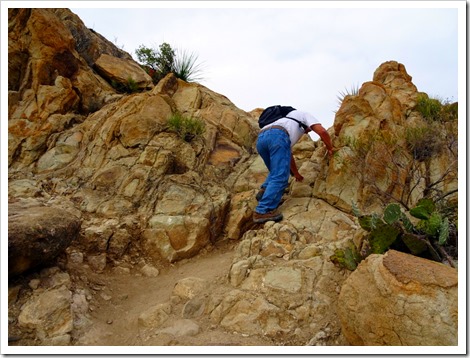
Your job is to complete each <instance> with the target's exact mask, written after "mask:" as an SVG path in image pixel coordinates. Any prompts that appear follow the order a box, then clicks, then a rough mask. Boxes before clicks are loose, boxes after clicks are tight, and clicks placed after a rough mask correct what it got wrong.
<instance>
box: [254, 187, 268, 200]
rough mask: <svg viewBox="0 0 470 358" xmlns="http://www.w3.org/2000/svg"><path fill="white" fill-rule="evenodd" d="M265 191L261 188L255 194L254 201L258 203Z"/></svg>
mask: <svg viewBox="0 0 470 358" xmlns="http://www.w3.org/2000/svg"><path fill="white" fill-rule="evenodd" d="M265 191H266V189H265V188H261V189H260V190H259V191H258V194H256V200H258V201H260V200H261V199H262V198H263V195H264V192H265Z"/></svg>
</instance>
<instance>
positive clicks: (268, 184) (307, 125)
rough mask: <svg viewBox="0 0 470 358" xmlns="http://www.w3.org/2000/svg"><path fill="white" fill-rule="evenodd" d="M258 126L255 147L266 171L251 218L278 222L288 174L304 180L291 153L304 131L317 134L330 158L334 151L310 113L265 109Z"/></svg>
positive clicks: (287, 109) (274, 107)
mask: <svg viewBox="0 0 470 358" xmlns="http://www.w3.org/2000/svg"><path fill="white" fill-rule="evenodd" d="M259 126H260V128H261V131H260V133H259V135H258V140H257V142H256V149H257V150H258V154H259V155H260V156H261V158H262V159H263V161H264V164H265V165H266V167H267V168H268V170H269V174H268V176H267V177H266V180H265V182H264V183H263V184H262V185H261V189H260V190H259V192H258V194H257V195H256V199H257V200H258V205H257V206H256V209H255V212H254V213H253V221H254V222H255V223H265V222H267V221H280V220H282V218H283V216H282V214H281V213H279V212H277V208H278V206H279V204H280V202H281V199H282V195H283V193H284V190H285V189H286V188H287V185H288V183H289V175H290V174H291V175H293V176H294V178H295V180H296V181H299V182H301V181H302V180H303V179H304V178H303V176H302V175H301V174H300V173H299V171H298V169H297V165H296V163H295V160H294V157H293V155H292V147H293V146H294V144H295V143H297V142H298V141H299V139H300V138H301V137H302V135H303V134H305V133H309V132H310V131H313V132H315V133H316V134H318V135H319V136H320V139H321V140H322V141H323V143H324V144H325V146H326V149H327V151H328V155H329V156H330V158H331V157H332V156H333V154H334V148H333V145H332V142H331V138H330V135H329V134H328V132H327V131H326V129H325V128H324V127H323V126H322V125H321V124H320V122H319V121H318V120H317V119H316V118H315V117H314V116H313V115H311V114H309V113H307V112H303V111H299V110H296V109H295V108H293V107H290V106H271V107H268V108H266V109H265V110H264V112H263V113H262V114H261V116H260V118H259Z"/></svg>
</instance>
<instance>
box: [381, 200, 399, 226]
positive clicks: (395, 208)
mask: <svg viewBox="0 0 470 358" xmlns="http://www.w3.org/2000/svg"><path fill="white" fill-rule="evenodd" d="M401 214H402V213H401V209H400V205H398V204H388V205H387V207H386V208H385V210H384V215H383V218H384V221H385V222H386V223H387V224H390V225H392V224H393V223H395V222H397V221H398V220H400V218H401Z"/></svg>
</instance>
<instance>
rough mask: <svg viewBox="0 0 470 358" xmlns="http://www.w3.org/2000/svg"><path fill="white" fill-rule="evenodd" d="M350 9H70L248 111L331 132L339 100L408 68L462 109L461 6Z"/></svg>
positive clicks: (422, 85) (423, 87) (289, 5)
mask: <svg viewBox="0 0 470 358" xmlns="http://www.w3.org/2000/svg"><path fill="white" fill-rule="evenodd" d="M346 3H347V6H348V8H346V7H345V3H344V2H343V3H342V4H340V3H335V2H326V3H321V2H308V1H307V2H285V3H284V2H259V3H257V5H256V6H258V8H253V7H254V6H255V5H253V3H252V2H236V3H234V4H232V5H233V6H232V5H230V4H229V3H227V2H208V3H203V2H194V3H193V2H191V3H190V4H188V3H183V2H178V1H177V2H171V3H170V5H167V6H170V7H172V8H161V6H162V5H161V4H162V3H160V2H143V5H142V3H140V5H139V6H141V7H140V8H138V7H136V5H135V4H136V3H133V2H120V1H118V2H100V3H98V4H99V5H97V3H96V2H83V3H82V2H78V3H73V6H71V7H70V9H71V10H72V11H73V12H74V13H75V14H77V15H78V16H79V17H80V18H81V19H82V21H83V22H84V23H85V25H86V26H87V27H89V28H91V29H93V30H95V31H97V32H99V33H100V34H102V35H103V36H104V37H106V38H107V39H108V40H110V41H111V42H113V43H115V44H116V45H117V46H118V47H120V48H122V49H124V50H125V51H127V52H129V53H130V54H131V55H132V56H133V57H134V59H137V57H136V55H135V50H136V49H137V48H138V47H139V46H140V45H145V46H146V47H151V48H156V49H158V48H159V46H160V44H162V43H163V42H167V43H169V44H170V45H171V46H172V48H174V49H183V50H186V51H189V52H194V53H195V54H197V56H198V62H199V63H201V64H202V65H203V68H204V71H203V72H202V75H203V80H202V81H200V82H201V84H203V85H205V86H206V87H208V88H209V89H211V90H213V91H215V92H218V93H221V94H223V95H225V96H226V97H228V98H229V99H230V100H231V101H232V102H233V103H234V104H235V105H236V106H237V107H239V108H241V109H243V110H246V111H250V110H252V109H254V108H257V107H263V108H264V107H267V106H269V105H271V104H287V105H292V106H293V107H296V108H298V109H303V110H306V111H309V112H311V113H312V114H313V115H315V116H316V117H317V118H318V119H319V120H320V121H321V122H322V123H323V124H324V125H325V127H327V128H329V127H330V126H331V125H332V124H333V121H334V111H336V110H337V109H338V106H339V102H338V99H337V96H338V95H340V93H345V92H351V91H352V89H353V88H358V87H360V86H361V85H362V84H363V83H364V82H366V81H370V80H372V77H373V73H374V71H375V70H376V69H377V67H378V66H379V65H380V64H382V63H383V62H386V61H389V60H395V61H398V62H400V63H402V64H404V65H405V67H406V70H407V72H408V74H409V75H411V76H412V77H413V83H414V84H415V85H416V86H417V88H418V90H419V91H423V92H426V93H428V94H429V95H431V96H435V97H439V98H441V99H443V100H450V101H457V100H458V71H457V70H458V32H459V26H458V21H457V19H458V12H459V11H465V2H463V1H460V2H436V1H430V2H427V1H424V2H423V1H421V2H369V1H368V2H364V3H360V2H346ZM116 4H117V5H116ZM189 5H191V7H192V8H188V6H189ZM461 5H463V9H462V6H461ZM116 6H119V8H116ZM175 6H177V7H178V8H175ZM205 6H210V7H211V8H206V7H205ZM228 6H231V7H230V8H229V7H228ZM248 6H252V7H251V8H249V7H248ZM274 6H276V7H277V8H274ZM359 6H362V8H361V7H359ZM405 6H408V7H405ZM410 6H413V7H415V8H411V7H410ZM417 6H418V7H419V8H416V7H417ZM444 6H445V7H444ZM126 7H127V8H126ZM158 7H160V8H158ZM217 7H219V8H217ZM259 7H261V8H259ZM279 7H284V8H279ZM374 7H375V8H374ZM459 7H460V10H459V9H458V8H459ZM464 19H465V18H464ZM463 26H465V25H463ZM463 29H465V27H463ZM463 55H464V56H465V51H463Z"/></svg>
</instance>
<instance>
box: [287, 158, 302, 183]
mask: <svg viewBox="0 0 470 358" xmlns="http://www.w3.org/2000/svg"><path fill="white" fill-rule="evenodd" d="M290 172H291V174H292V175H293V176H294V177H295V180H297V181H302V180H304V177H303V176H302V175H300V173H299V171H298V169H297V165H296V164H295V159H294V156H293V155H292V154H291V156H290Z"/></svg>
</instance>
